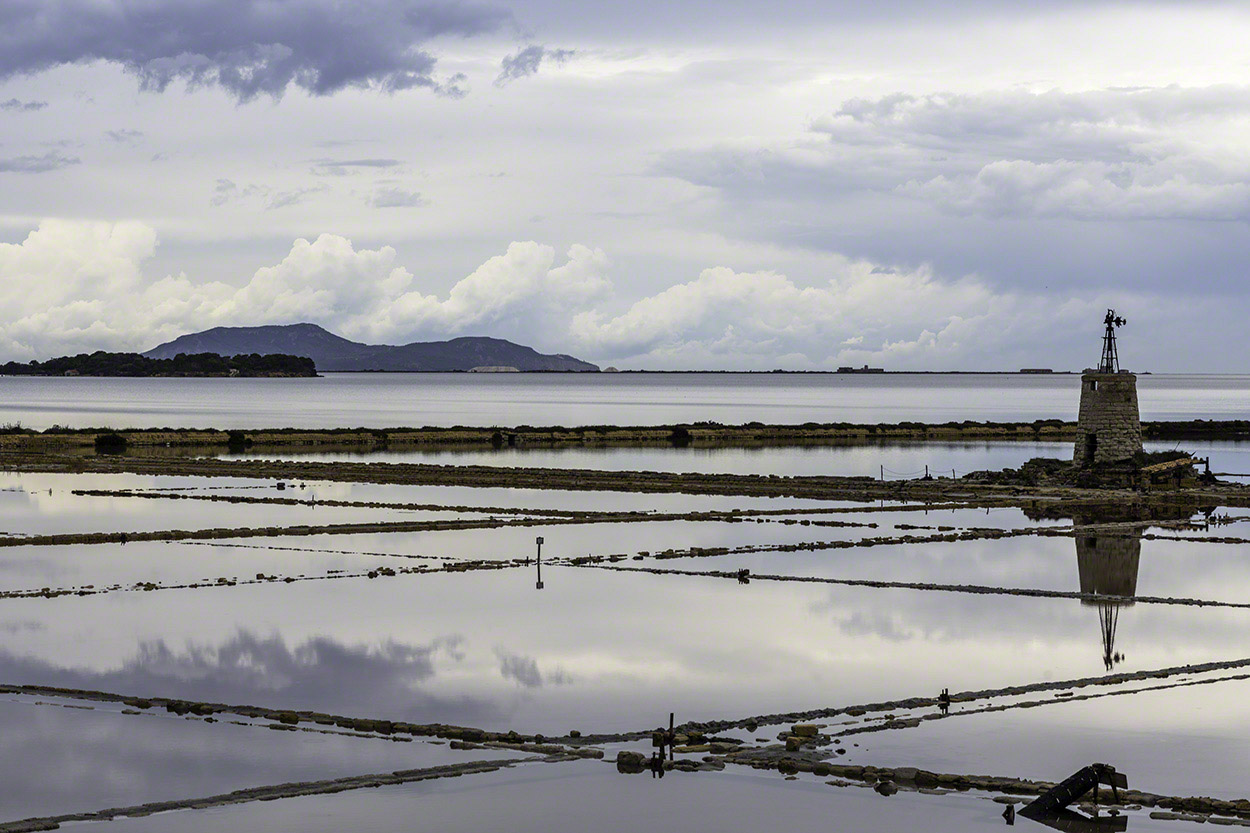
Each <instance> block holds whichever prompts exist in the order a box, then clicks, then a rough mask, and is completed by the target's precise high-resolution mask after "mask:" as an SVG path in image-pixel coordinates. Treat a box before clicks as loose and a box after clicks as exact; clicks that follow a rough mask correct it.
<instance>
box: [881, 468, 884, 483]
mask: <svg viewBox="0 0 1250 833" xmlns="http://www.w3.org/2000/svg"><path fill="white" fill-rule="evenodd" d="M881 480H882V482H884V481H885V466H882V467H881Z"/></svg>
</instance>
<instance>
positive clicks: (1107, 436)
mask: <svg viewBox="0 0 1250 833" xmlns="http://www.w3.org/2000/svg"><path fill="white" fill-rule="evenodd" d="M1103 323H1104V324H1106V327H1107V329H1106V332H1105V334H1104V335H1103V337H1102V358H1101V359H1100V360H1099V362H1098V368H1097V369H1091V370H1086V371H1085V372H1084V373H1083V374H1082V375H1081V409H1080V413H1079V415H1078V416H1077V424H1076V428H1077V440H1076V445H1075V447H1074V449H1073V455H1072V456H1073V460H1074V462H1075V463H1076V464H1077V465H1078V466H1090V465H1093V464H1094V463H1118V462H1120V461H1122V460H1128V459H1131V458H1132V457H1133V455H1135V454H1137V453H1138V452H1139V451H1141V450H1142V445H1141V419H1140V417H1139V414H1138V409H1137V377H1136V376H1135V375H1133V374H1132V373H1129V372H1128V371H1127V370H1121V369H1120V354H1119V352H1118V350H1117V348H1116V343H1115V328H1116V327H1119V326H1121V325H1123V324H1124V319H1123V318H1120V317H1118V316H1117V315H1116V314H1115V310H1110V309H1109V310H1107V316H1106V318H1104V319H1103Z"/></svg>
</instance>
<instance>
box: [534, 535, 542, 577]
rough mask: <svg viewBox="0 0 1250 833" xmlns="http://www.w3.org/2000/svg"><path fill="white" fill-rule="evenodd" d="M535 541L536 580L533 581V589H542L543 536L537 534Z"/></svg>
mask: <svg viewBox="0 0 1250 833" xmlns="http://www.w3.org/2000/svg"><path fill="white" fill-rule="evenodd" d="M535 543H536V544H537V545H538V556H537V558H536V564H537V567H538V581H537V582H535V583H534V589H535V590H542V589H543V537H542V536H541V535H539V536H538V538H537V539H536V540H535Z"/></svg>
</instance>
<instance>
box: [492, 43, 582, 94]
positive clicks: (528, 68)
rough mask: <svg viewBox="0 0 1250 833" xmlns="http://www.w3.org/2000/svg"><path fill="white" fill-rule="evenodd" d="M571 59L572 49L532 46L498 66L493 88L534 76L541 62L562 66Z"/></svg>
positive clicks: (510, 56) (504, 60)
mask: <svg viewBox="0 0 1250 833" xmlns="http://www.w3.org/2000/svg"><path fill="white" fill-rule="evenodd" d="M571 57H573V50H572V49H547V48H546V47H544V46H539V45H537V44H534V45H532V46H527V47H525V48H524V49H522V50H521V51H520V52H518V53H516V54H515V55H508V56H507V57H505V58H504V59H503V60H502V61H501V62H500V64H499V77H498V78H496V79H495V86H496V87H502V86H504V85H505V84H507V83H508V82H510V81H515V80H517V79H518V78H524V77H526V76H527V75H534V74H535V73H537V72H538V68H539V67H540V66H542V63H543V61H554V62H555V63H557V64H562V63H564V62H565V61H567V60H568V59H569V58H571Z"/></svg>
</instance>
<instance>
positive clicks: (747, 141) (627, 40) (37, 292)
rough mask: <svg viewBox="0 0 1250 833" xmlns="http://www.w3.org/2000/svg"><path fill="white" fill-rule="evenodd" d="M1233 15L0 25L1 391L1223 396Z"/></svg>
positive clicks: (1240, 261)
mask: <svg viewBox="0 0 1250 833" xmlns="http://www.w3.org/2000/svg"><path fill="white" fill-rule="evenodd" d="M1248 42H1250V8H1248V7H1246V6H1245V4H1236V3H1227V4H1225V3H1216V2H1196V1H1195V0H1189V2H1175V3H1168V2H1158V3H1126V2H1120V3H1103V2H1096V0H1085V2H1079V3H1078V2H1063V1H1062V0H1049V2H1035V0H1014V2H992V1H991V0H964V1H963V2H959V3H940V2H921V0H893V1H892V2H878V3H863V2H853V1H852V0H822V2H819V3H816V2H805V0H800V2H795V3H788V4H776V3H765V2H762V0H718V2H711V0H690V2H682V3H671V2H667V0H666V2H656V0H632V2H623V0H606V1H605V0H600V1H599V2H589V3H587V2H584V1H583V2H572V0H532V2H507V0H504V1H503V2H492V0H474V1H473V2H454V0H447V1H446V2H444V0H428V1H427V0H4V2H3V3H0V359H13V358H20V359H28V358H45V357H48V356H51V355H60V354H63V353H66V352H78V351H81V350H94V349H111V350H123V349H124V350H144V349H148V348H150V347H152V346H154V345H156V344H157V343H159V342H161V341H164V340H168V339H170V338H173V337H175V336H177V335H180V334H182V333H185V332H190V331H194V330H199V329H204V328H207V327H210V326H218V325H250V324H262V323H295V322H299V321H312V322H316V323H319V324H322V325H323V326H326V327H327V328H329V329H332V330H334V331H335V332H338V333H341V334H342V335H345V336H348V337H350V338H355V339H359V340H365V341H372V342H386V343H403V342H407V341H414V340H426V339H439V338H447V337H453V336H457V335H493V336H499V337H503V338H510V339H513V340H517V341H521V342H524V343H527V344H531V345H533V346H534V347H536V348H538V349H542V350H545V351H558V352H568V353H573V354H576V355H578V356H581V357H584V358H587V359H590V360H593V361H597V362H600V363H603V364H614V365H617V366H619V367H628V368H642V367H646V368H715V369H722V368H743V369H769V368H774V367H785V368H791V369H811V368H817V369H818V368H828V367H836V366H838V365H843V364H863V363H870V364H874V365H884V366H886V367H890V368H894V369H956V368H967V369H995V368H1017V367H1021V366H1037V365H1041V366H1054V367H1057V368H1080V367H1083V366H1087V365H1089V364H1091V363H1093V362H1095V361H1096V359H1097V353H1098V348H1099V342H1098V338H1099V335H1100V333H1099V330H1100V322H1101V318H1102V313H1103V311H1104V310H1105V308H1106V307H1108V306H1114V307H1116V308H1117V310H1120V311H1121V312H1123V313H1124V314H1125V315H1127V317H1128V319H1129V325H1128V327H1127V328H1126V329H1125V331H1124V332H1123V335H1122V339H1123V340H1122V347H1121V353H1122V356H1123V357H1124V360H1125V364H1126V365H1127V366H1131V367H1133V368H1134V369H1142V370H1146V369H1149V370H1155V371H1184V370H1207V369H1209V370H1213V371H1223V372H1232V371H1243V370H1246V369H1247V365H1246V362H1245V361H1244V359H1243V357H1244V356H1245V355H1246V352H1247V351H1246V346H1247V335H1246V324H1245V320H1246V317H1247V313H1250V282H1247V280H1246V275H1247V272H1248V271H1250V229H1248V228H1247V220H1248V219H1250V52H1248V51H1247V49H1246V44H1247V43H1248Z"/></svg>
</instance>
